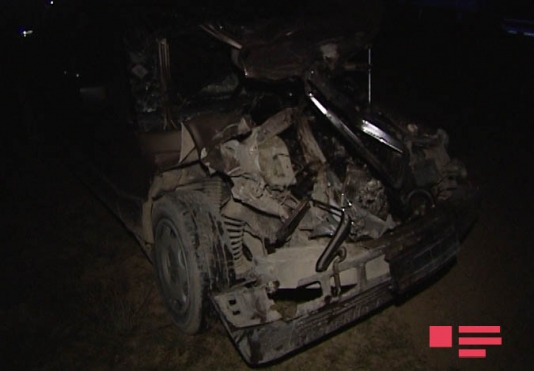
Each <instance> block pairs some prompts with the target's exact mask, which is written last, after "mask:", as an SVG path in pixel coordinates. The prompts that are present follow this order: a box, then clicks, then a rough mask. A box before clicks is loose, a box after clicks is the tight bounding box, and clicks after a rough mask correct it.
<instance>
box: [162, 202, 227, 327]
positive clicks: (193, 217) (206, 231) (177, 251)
mask: <svg viewBox="0 0 534 371" xmlns="http://www.w3.org/2000/svg"><path fill="white" fill-rule="evenodd" d="M152 215H153V218H152V220H153V228H154V251H153V262H154V268H155V274H156V280H157V283H158V288H159V291H160V294H161V296H162V298H163V301H164V303H165V305H166V307H167V309H168V311H169V312H170V314H171V316H172V319H173V321H174V322H175V324H176V325H177V326H178V328H179V329H180V330H181V331H182V332H184V333H187V334H196V333H198V332H199V331H200V330H202V329H203V327H204V325H205V323H206V322H205V320H206V313H207V310H208V308H209V301H208V293H209V291H210V289H212V288H213V287H214V285H215V284H216V283H220V282H223V281H224V278H225V277H227V278H228V272H229V269H228V268H229V267H230V264H227V266H226V268H227V269H215V270H213V269H210V267H216V265H214V264H213V261H214V260H215V259H216V260H217V261H220V260H221V259H218V258H217V257H218V256H219V257H220V255H221V254H220V253H221V251H220V250H221V249H220V247H221V246H224V245H223V244H221V240H223V239H224V238H223V236H219V235H218V234H217V233H216V231H217V230H218V229H217V228H214V226H215V224H216V223H217V220H218V218H217V214H216V212H214V211H213V210H212V209H211V206H210V205H209V204H208V203H207V201H206V199H205V197H204V196H203V195H202V194H195V193H193V194H190V193H183V194H180V193H176V194H170V195H166V196H164V197H162V198H161V199H160V200H158V201H157V202H156V203H155V205H154V209H153V214H152ZM223 250H224V249H223ZM222 255H223V256H226V254H224V251H222ZM223 260H224V259H223Z"/></svg>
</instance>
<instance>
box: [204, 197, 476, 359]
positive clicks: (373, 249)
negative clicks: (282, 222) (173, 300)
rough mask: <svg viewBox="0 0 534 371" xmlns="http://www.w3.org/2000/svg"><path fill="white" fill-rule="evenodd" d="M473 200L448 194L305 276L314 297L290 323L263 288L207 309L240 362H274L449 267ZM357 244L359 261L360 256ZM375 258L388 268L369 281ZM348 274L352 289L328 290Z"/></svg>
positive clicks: (237, 291)
mask: <svg viewBox="0 0 534 371" xmlns="http://www.w3.org/2000/svg"><path fill="white" fill-rule="evenodd" d="M478 204H479V195H478V193H477V192H476V191H474V190H473V189H471V188H464V189H461V190H459V191H458V192H456V194H455V195H454V196H453V197H451V199H449V200H448V201H447V202H445V203H443V204H441V205H440V206H439V207H437V208H436V209H434V210H433V211H432V212H431V213H430V214H429V215H427V216H426V217H425V218H423V219H420V220H418V221H415V222H413V223H410V224H407V225H405V226H403V227H401V228H399V229H397V230H395V231H393V232H392V233H390V234H387V235H384V236H383V237H381V238H380V239H377V240H373V241H366V242H364V243H358V244H354V246H352V248H351V247H350V246H347V247H346V248H347V257H346V259H345V260H343V261H342V262H337V263H335V264H334V267H333V269H330V270H328V271H326V272H323V273H317V274H315V275H312V276H310V277H307V278H306V279H305V280H304V281H302V282H301V285H302V286H306V285H309V284H311V283H314V282H316V283H319V284H320V286H321V290H322V295H321V296H320V297H318V298H315V299H313V300H311V301H309V302H305V303H302V304H299V305H298V307H297V309H296V312H294V313H293V314H292V315H291V316H290V317H288V316H283V315H281V314H280V313H279V312H278V311H276V310H275V309H274V308H276V306H275V302H274V301H273V300H271V298H269V296H268V295H267V290H266V288H265V287H252V288H249V287H241V288H234V289H232V290H231V291H229V292H226V293H221V294H217V295H214V296H213V298H212V301H213V304H214V307H215V308H216V310H217V311H218V313H219V316H220V317H221V319H222V321H223V323H224V325H225V327H226V329H227V331H228V333H229V335H230V337H231V338H232V340H233V342H234V344H235V345H236V347H237V348H238V350H239V352H240V353H241V355H242V356H243V358H244V359H245V361H246V362H247V363H249V364H251V365H261V364H265V363H267V362H271V361H274V360H276V359H278V358H281V357H283V356H285V355H287V354H288V353H290V352H292V351H294V350H297V349H299V348H301V347H303V346H305V345H307V344H309V343H312V342H314V341H316V340H318V339H320V338H322V337H324V336H325V335H327V334H329V333H332V332H334V331H336V330H338V329H339V328H341V327H343V326H344V325H347V324H349V323H351V322H354V321H355V320H357V319H359V318H361V317H363V316H365V315H366V314H369V313H370V312H373V311H374V310H376V309H378V308H380V307H382V306H384V305H385V304H387V303H389V302H391V301H393V300H394V299H395V297H397V296H398V295H399V294H402V293H405V292H406V291H408V290H410V289H412V288H414V287H416V286H417V284H418V283H420V282H421V281H424V280H426V279H427V278H429V277H432V276H433V275H435V273H437V272H438V271H439V270H440V269H441V268H443V267H444V266H445V265H447V264H448V263H449V262H451V261H452V260H453V259H454V258H455V256H456V254H457V253H458V251H459V249H460V244H459V242H458V241H459V239H460V238H461V237H462V236H463V235H464V234H465V233H466V231H467V230H468V229H469V227H470V226H471V225H472V223H473V222H474V220H475V219H476V215H477V210H478ZM363 244H365V251H366V253H365V254H361V253H357V251H361V248H362V245H363ZM377 259H378V260H380V259H383V260H385V261H386V262H387V264H388V265H389V269H387V270H386V271H384V272H382V273H381V274H379V275H376V274H370V269H368V268H370V265H371V264H374V263H372V262H376V261H377ZM347 270H355V271H356V273H357V276H358V277H359V279H358V283H357V284H356V285H355V286H353V287H351V288H350V289H348V290H347V291H345V292H343V291H341V293H338V292H336V290H335V289H334V290H333V288H332V282H333V281H335V279H336V275H337V279H338V280H339V274H341V273H342V272H344V271H347Z"/></svg>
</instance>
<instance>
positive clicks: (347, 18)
mask: <svg viewBox="0 0 534 371" xmlns="http://www.w3.org/2000/svg"><path fill="white" fill-rule="evenodd" d="M369 3H370V2H367V1H363V2H356V3H355V4H352V5H347V8H338V9H326V13H318V14H316V13H308V14H300V15H298V16H292V17H281V18H278V19H266V20H261V21H255V22H254V23H251V22H247V21H242V22H241V23H235V22H234V23H232V24H229V23H210V24H207V25H205V26H204V27H206V28H205V29H207V30H208V32H210V31H211V32H210V33H212V35H214V36H216V37H218V38H220V39H221V40H223V41H226V42H228V43H229V44H231V45H233V46H234V47H236V49H239V53H238V55H237V58H236V61H235V62H236V64H237V65H238V66H239V67H240V68H242V69H243V71H244V72H245V74H246V76H247V77H250V78H254V79H263V80H281V79H286V78H290V77H297V76H302V74H303V73H304V71H306V70H307V69H308V68H309V67H310V66H311V65H312V64H313V63H314V62H316V61H325V62H327V64H328V65H329V66H330V67H331V68H335V67H337V66H338V65H339V64H340V63H342V62H343V61H344V59H345V58H347V57H349V56H351V55H352V54H354V53H355V52H357V51H359V50H361V49H362V48H364V47H366V46H367V45H369V44H370V42H371V40H372V39H373V38H374V36H375V35H376V33H377V32H378V28H379V27H378V25H379V23H380V18H381V12H380V7H379V6H377V5H376V3H377V2H374V3H375V5H369ZM363 7H365V11H362V10H363ZM369 7H372V8H374V9H373V11H371V12H370V11H369V10H368V9H367V8H369Z"/></svg>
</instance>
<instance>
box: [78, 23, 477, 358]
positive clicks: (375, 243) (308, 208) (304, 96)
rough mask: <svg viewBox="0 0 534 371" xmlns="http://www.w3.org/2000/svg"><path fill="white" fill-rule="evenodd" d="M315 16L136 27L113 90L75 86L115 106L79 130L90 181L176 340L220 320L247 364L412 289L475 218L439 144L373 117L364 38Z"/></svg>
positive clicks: (433, 135) (446, 257)
mask: <svg viewBox="0 0 534 371" xmlns="http://www.w3.org/2000/svg"><path fill="white" fill-rule="evenodd" d="M311 18H313V15H309V16H307V17H302V18H295V19H294V20H293V21H292V22H286V23H282V20H278V21H272V20H270V21H255V22H249V23H246V22H245V23H242V24H236V23H235V22H234V23H232V22H223V21H211V22H204V23H201V24H195V25H192V26H191V27H185V26H182V27H180V28H171V29H165V30H164V31H165V32H163V31H160V30H158V31H153V30H150V31H146V32H142V31H141V30H140V29H137V30H136V32H137V33H135V34H134V35H129V37H125V38H124V40H123V41H124V46H125V50H126V51H127V52H126V53H125V54H124V59H117V60H118V61H119V62H117V63H118V64H120V65H121V66H123V67H126V68H125V71H126V72H125V73H124V74H123V75H120V76H121V77H122V78H123V79H122V80H121V81H123V83H113V84H109V85H107V86H86V87H82V88H81V90H80V91H81V93H82V104H83V105H85V106H86V108H88V111H90V112H91V113H90V115H93V116H90V117H96V116H94V115H95V111H98V112H108V113H109V112H110V109H109V105H108V104H107V103H106V101H107V99H108V98H109V97H113V99H115V102H119V103H116V104H115V108H113V109H112V111H113V112H115V113H114V114H113V115H109V116H108V117H107V118H106V117H104V118H101V119H98V120H96V119H95V120H94V121H91V122H90V124H88V125H85V127H84V129H86V130H89V131H90V134H89V135H87V134H84V138H85V139H87V138H90V139H91V143H90V144H88V145H87V149H88V151H89V152H90V153H91V156H89V157H87V158H90V161H89V160H88V161H87V162H86V163H84V164H83V166H81V165H80V166H78V168H79V169H81V170H82V171H80V172H81V173H82V177H83V178H84V179H86V180H87V182H88V183H90V184H91V185H92V187H93V188H94V189H95V190H96V191H97V193H98V194H99V195H100V197H101V198H102V199H103V200H104V202H105V203H106V204H107V205H109V207H110V208H111V209H112V210H113V211H114V212H115V213H116V214H117V215H118V216H119V217H120V219H121V220H122V221H123V222H124V224H125V225H126V226H127V227H128V229H129V230H130V231H131V232H132V233H133V234H134V235H135V236H136V238H137V239H138V241H139V242H140V244H141V246H142V248H143V250H144V251H145V252H146V254H147V256H148V257H149V258H150V259H151V261H152V263H153V265H154V268H155V276H156V280H157V283H158V287H159V290H160V293H161V295H162V297H163V300H164V302H165V305H166V307H167V309H168V311H169V313H170V315H171V317H172V319H173V321H174V322H175V324H176V326H177V327H178V329H179V330H180V331H182V332H184V333H187V334H195V333H197V332H199V331H200V330H202V329H203V327H204V325H205V323H206V316H208V315H210V313H211V315H216V316H218V317H219V319H220V320H221V321H222V323H223V324H224V326H225V328H226V330H227V332H228V334H229V336H230V338H231V340H232V341H233V343H234V344H235V346H236V348H237V349H238V351H239V352H240V354H241V355H242V357H243V358H244V359H245V361H246V362H248V363H249V364H251V365H260V364H264V363H267V362H271V361H273V360H276V359H279V358H281V357H283V356H285V355H287V354H289V353H291V352H293V351H295V350H297V349H299V348H301V347H303V346H305V345H307V344H310V343H312V342H314V341H316V340H318V339H321V338H322V337H324V336H325V335H327V334H330V333H332V332H333V331H336V330H338V329H340V328H342V327H343V326H344V325H347V324H349V323H352V322H354V321H356V320H357V319H359V318H362V317H363V316H365V315H367V314H369V313H371V312H373V311H374V310H376V309H378V308H381V307H383V306H384V305H386V304H388V303H390V302H392V301H394V300H395V298H397V297H399V296H402V295H404V294H405V293H407V292H410V291H411V290H412V289H413V288H414V287H418V285H419V284H420V283H421V282H424V281H425V280H427V279H428V278H429V277H432V276H434V275H435V274H436V273H438V272H440V271H441V270H442V269H443V268H444V267H445V266H447V265H449V263H450V262H452V261H453V260H454V259H455V257H456V255H457V253H458V251H459V249H460V243H459V241H460V239H461V238H462V236H464V234H465V233H466V232H467V230H468V229H469V227H470V226H471V224H472V223H473V221H474V219H475V217H476V213H477V202H478V193H477V191H476V190H475V189H474V188H472V187H471V186H470V185H469V182H468V181H467V172H466V170H465V167H464V166H463V165H462V163H461V162H460V161H458V160H455V159H452V158H451V157H450V156H449V154H448V152H447V144H448V141H449V138H448V136H447V134H446V133H445V131H443V130H441V129H437V130H432V129H429V128H427V127H425V126H423V125H419V124H417V123H413V122H397V121H395V120H393V119H392V118H390V117H388V116H387V115H386V114H383V113H381V112H379V111H377V110H375V109H374V108H373V105H372V104H371V100H370V98H371V73H370V71H371V69H370V67H371V63H370V59H371V41H372V38H373V36H374V34H375V33H376V30H375V29H374V27H371V26H370V25H369V24H365V22H364V26H362V23H358V22H343V21H340V18H339V17H335V18H333V17H326V16H324V15H321V16H318V17H315V18H313V19H311ZM113 76H115V77H116V76H119V75H113ZM118 92H119V93H118ZM91 107H92V111H91V109H89V108H91ZM95 107H96V108H95ZM117 112H121V113H122V116H121V117H124V119H123V120H117V119H116V117H117V115H116V113H117ZM104 116H105V115H104Z"/></svg>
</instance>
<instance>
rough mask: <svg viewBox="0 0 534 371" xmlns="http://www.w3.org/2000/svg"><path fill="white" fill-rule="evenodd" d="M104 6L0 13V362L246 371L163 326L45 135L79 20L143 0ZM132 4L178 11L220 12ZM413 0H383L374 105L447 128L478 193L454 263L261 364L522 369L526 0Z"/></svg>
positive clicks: (219, 348)
mask: <svg viewBox="0 0 534 371" xmlns="http://www.w3.org/2000/svg"><path fill="white" fill-rule="evenodd" d="M101 3H102V4H103V3H104V2H101ZM105 3H106V4H107V5H105V6H104V5H102V4H99V3H98V2H94V1H92V2H89V1H87V2H85V3H83V2H81V1H68V0H57V1H56V0H55V1H54V4H53V5H50V4H49V2H47V1H38V0H28V1H16V0H7V1H6V0H4V1H3V2H2V3H1V4H0V32H1V40H0V41H1V44H0V58H1V59H0V74H1V75H0V84H1V88H0V89H1V90H0V102H2V104H1V105H0V107H2V116H1V118H0V122H1V124H2V127H1V130H2V132H1V134H0V138H1V139H0V148H1V149H0V154H1V156H0V176H1V182H0V191H1V193H0V195H1V197H2V198H1V210H2V213H1V214H0V215H1V223H0V225H1V226H2V227H1V229H0V231H1V232H0V242H1V248H2V251H3V255H2V258H1V259H0V261H1V263H0V264H1V268H0V272H1V279H0V287H1V291H0V292H1V294H2V300H1V305H0V316H1V317H0V321H1V322H0V332H1V339H2V340H0V347H1V348H0V365H4V367H2V368H3V369H13V370H15V369H16V370H22V369H45V370H56V369H66V370H74V369H91V370H92V369H102V370H105V369H121V370H130V369H180V368H191V369H219V368H222V369H246V368H247V367H246V365H245V364H244V362H243V361H242V360H241V359H240V357H239V355H238V353H237V352H236V351H235V350H234V349H233V346H232V344H231V342H230V340H229V339H228V338H227V337H226V335H225V333H224V330H223V328H222V326H220V327H218V326H215V328H213V329H212V330H211V331H209V332H207V333H204V334H202V335H199V336H196V337H194V338H189V337H185V336H183V335H180V334H179V333H178V332H177V331H176V330H175V329H174V328H173V325H172V324H171V320H170V318H169V317H168V316H167V315H166V313H165V311H164V309H163V307H162V304H161V302H160V299H159V297H158V294H157V290H156V289H155V284H154V280H153V277H152V267H151V265H150V264H149V262H148V261H147V260H146V258H145V257H144V255H143V254H142V252H141V251H140V249H139V248H138V246H137V244H136V241H135V240H134V238H133V237H131V236H130V235H129V234H128V233H127V232H126V230H125V229H124V228H123V227H122V225H121V223H120V222H119V221H118V220H117V219H116V218H115V217H114V216H113V215H112V214H111V213H110V212H109V211H108V210H107V209H106V208H105V207H104V206H103V205H102V204H101V203H100V201H98V199H96V198H95V197H94V196H93V194H92V193H91V192H90V191H89V190H88V189H87V188H86V187H85V186H84V185H83V184H82V183H81V182H80V181H79V180H78V179H77V178H76V177H75V176H74V175H73V173H72V171H71V169H70V168H69V163H70V162H69V153H68V151H67V150H66V148H67V146H65V140H64V138H62V130H61V128H63V127H65V125H67V126H71V127H76V126H77V125H82V121H81V120H79V119H78V116H77V115H78V112H77V111H76V110H75V109H73V107H76V100H77V97H76V95H75V94H72V92H73V91H75V87H76V86H77V85H76V84H78V83H79V82H78V80H77V79H76V76H75V75H72V74H75V73H76V71H75V69H73V68H74V67H75V66H78V65H79V64H78V61H80V60H82V61H83V60H84V58H85V57H84V55H87V54H89V55H91V54H92V55H93V56H94V55H103V56H105V53H106V52H105V49H101V50H99V45H98V44H97V43H95V42H92V40H91V38H90V37H89V38H88V37H87V35H85V34H84V36H83V38H81V37H80V35H81V34H82V30H83V29H84V27H86V26H87V25H89V26H91V24H92V22H95V20H98V22H102V25H104V24H106V25H108V26H109V25H112V26H114V27H115V29H116V28H120V23H119V21H118V20H119V19H120V18H121V15H124V14H128V12H132V11H133V10H132V9H134V8H139V6H144V5H145V4H144V3H143V2H141V1H129V2H118V1H112V2H105ZM146 3H150V4H151V6H150V8H151V9H163V8H164V7H169V6H174V7H176V6H178V9H179V12H182V13H183V14H185V13H191V17H195V16H199V15H201V14H203V12H204V13H205V14H212V13H213V14H215V13H217V12H225V11H228V9H226V8H227V4H230V2H227V3H225V5H223V4H222V2H219V3H217V2H212V4H210V2H208V1H205V2H193V1H190V2H179V1H176V2H171V1H163V2H161V4H160V5H154V4H155V3H154V2H148V1H147V2H146ZM338 3H340V1H338ZM341 3H342V1H341ZM348 3H349V4H350V3H351V2H350V1H349V2H348ZM400 3H402V4H400ZM414 3H417V2H416V1H411V2H410V1H404V2H393V1H388V2H386V6H385V8H384V9H385V10H384V17H383V18H384V19H383V22H382V29H381V31H380V33H379V35H378V36H377V38H376V41H375V46H374V49H373V53H374V68H375V71H374V91H373V93H374V101H375V103H376V104H377V105H378V106H379V107H384V108H385V107H387V109H388V110H389V111H390V112H393V113H394V114H398V115H399V116H401V117H409V118H411V119H413V120H415V121H416V122H424V123H427V124H431V125H434V126H440V127H443V128H445V129H446V130H447V132H448V133H449V135H450V138H451V146H450V152H451V153H452V154H453V155H454V156H455V157H458V158H460V159H462V160H463V161H464V162H465V163H466V165H467V169H468V171H469V172H470V177H471V179H472V180H473V181H474V182H475V183H476V184H478V185H479V187H480V189H481V192H482V195H483V202H482V207H481V211H480V217H479V220H478V222H477V224H476V225H475V226H474V228H473V229H472V231H471V233H470V234H469V235H468V237H467V238H466V240H465V241H464V243H463V247H464V248H463V250H462V251H461V253H460V255H459V257H458V262H457V264H456V265H455V266H454V267H453V268H452V269H451V270H450V272H448V274H447V275H445V276H444V277H442V278H441V279H440V280H439V281H438V282H436V283H435V284H433V285H432V286H431V287H429V288H428V289H427V290H426V291H424V292H422V293H420V294H419V295H417V296H416V297H414V298H412V299H411V300H409V301H407V302H405V303H403V304H402V305H399V306H392V307H389V308H387V309H385V310H383V311H381V312H380V313H378V314H377V315H375V316H373V317H371V318H370V319H368V320H366V321H364V322H361V323H359V324H357V325H354V326H351V327H349V328H348V329H347V330H345V331H343V332H341V333H340V334H337V335H336V336H333V337H330V338H328V339H326V340H325V341H322V342H320V343H319V344H318V345H316V346H314V347H311V348H310V349H307V350H306V351H304V352H300V353H298V354H297V355H295V356H294V357H292V358H289V359H287V360H284V361H282V362H280V363H278V364H276V365H274V366H272V368H273V369H287V370H294V369H326V368H328V369H331V370H334V369H335V370H337V369H340V370H341V369H350V370H352V369H358V370H384V369H393V370H429V369H437V370H472V369H480V370H531V369H534V359H533V357H534V356H533V355H532V354H533V352H532V346H533V344H534V327H533V324H534V318H533V317H534V316H533V313H534V312H533V303H534V289H533V284H534V270H533V268H534V253H533V251H534V228H533V225H532V219H533V218H532V213H533V210H534V207H533V206H534V202H533V197H532V191H533V189H534V184H533V176H532V172H533V169H534V151H533V149H532V143H533V139H532V135H533V134H534V129H533V128H534V37H527V36H521V35H510V34H507V33H506V32H504V31H503V30H502V29H501V24H502V21H503V19H504V17H505V16H514V17H526V18H529V17H530V20H532V19H534V4H533V2H532V1H521V0H516V1H497V0H493V1H491V0H488V1H486V2H485V6H484V7H483V8H482V9H480V10H479V11H477V12H469V11H467V12H465V13H462V14H458V13H457V12H456V11H455V10H453V9H439V8H426V7H425V8H423V9H422V11H420V10H421V9H419V8H417V7H416V6H413V4H414ZM217 4H218V5H217ZM325 4H326V2H325ZM410 4H411V6H410ZM93 26H94V24H93ZM114 27H111V29H114ZM29 29H32V30H34V34H33V35H30V36H29V37H26V38H24V37H22V35H21V34H20V32H21V31H22V30H29ZM93 29H98V27H94V28H93ZM100 36H102V35H100ZM102 48H104V47H103V46H102ZM84 53H87V54H84ZM105 64H106V63H105V58H104V62H103V63H102V66H104V67H102V68H103V69H105ZM73 66H74V67H73ZM85 71H86V72H84V76H82V77H81V78H91V77H92V76H93V74H95V75H96V73H95V71H91V70H90V69H88V70H85ZM66 72H67V73H66ZM99 72H101V71H99ZM87 75H88V76H89V77H87ZM73 89H74V90H73ZM429 325H453V326H457V325H500V326H501V329H502V337H503V345H502V346H501V347H488V350H487V358H486V359H482V360H465V359H462V360H460V359H458V357H457V348H454V349H429V348H428V326H429Z"/></svg>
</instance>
